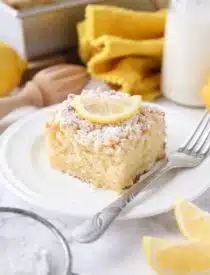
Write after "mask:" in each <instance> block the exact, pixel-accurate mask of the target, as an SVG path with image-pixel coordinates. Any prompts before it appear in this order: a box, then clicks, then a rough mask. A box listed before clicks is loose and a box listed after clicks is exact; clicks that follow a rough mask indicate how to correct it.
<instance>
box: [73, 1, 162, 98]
mask: <svg viewBox="0 0 210 275" xmlns="http://www.w3.org/2000/svg"><path fill="white" fill-rule="evenodd" d="M165 19H166V12H165V11H158V12H135V11H131V10H126V9H123V8H118V7H114V6H103V5H88V6H87V7H86V12H85V20H84V21H83V22H80V23H78V25H77V31H78V39H79V54H80V57H81V59H82V61H83V62H84V63H86V64H87V67H88V71H89V73H90V74H91V76H93V77H94V78H96V79H99V80H103V81H105V82H107V83H109V84H110V85H111V86H113V87H114V88H116V89H119V90H121V91H123V92H127V93H130V94H140V95H142V97H143V99H144V100H153V99H154V98H156V97H158V96H159V95H160V67H161V59H162V49H163V35H164V26H165Z"/></svg>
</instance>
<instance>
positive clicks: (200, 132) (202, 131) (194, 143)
mask: <svg viewBox="0 0 210 275" xmlns="http://www.w3.org/2000/svg"><path fill="white" fill-rule="evenodd" d="M209 121H210V116H208V118H207V120H205V122H204V123H203V124H202V126H201V127H200V129H199V130H198V131H197V132H196V133H195V135H194V138H193V139H192V141H191V142H190V144H189V145H188V147H187V150H188V151H191V150H193V151H194V149H195V147H196V146H198V145H199V143H202V137H203V136H205V132H206V129H207V127H208V124H209Z"/></svg>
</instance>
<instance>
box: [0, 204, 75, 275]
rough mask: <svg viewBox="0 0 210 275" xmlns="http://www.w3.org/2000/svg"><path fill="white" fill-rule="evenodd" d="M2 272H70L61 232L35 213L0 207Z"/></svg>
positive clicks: (20, 274)
mask: <svg viewBox="0 0 210 275" xmlns="http://www.w3.org/2000/svg"><path fill="white" fill-rule="evenodd" d="M0 255H1V257H0V274H1V275H71V274H72V273H71V253H70V248H69V246H68V243H67V241H66V239H65V237H64V236H63V235H62V233H61V232H60V231H59V230H58V229H57V228H56V227H55V226H54V225H52V224H51V223H50V222H48V221H47V220H45V219H44V218H42V217H40V216H38V215H36V214H35V213H32V212H29V211H25V210H22V209H17V208H9V207H0Z"/></svg>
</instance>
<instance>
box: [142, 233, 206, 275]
mask: <svg viewBox="0 0 210 275" xmlns="http://www.w3.org/2000/svg"><path fill="white" fill-rule="evenodd" d="M143 246H144V250H145V254H146V258H147V261H148V264H149V265H150V267H151V268H152V269H153V270H154V271H155V272H156V273H157V274H160V275H207V274H208V275H209V274H210V246H209V245H206V244H202V243H198V242H190V241H167V240H165V239H156V238H152V237H144V239H143Z"/></svg>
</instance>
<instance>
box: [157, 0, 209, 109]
mask: <svg viewBox="0 0 210 275" xmlns="http://www.w3.org/2000/svg"><path fill="white" fill-rule="evenodd" d="M188 2H189V3H190V1H188ZM204 2H205V1H204ZM204 2H203V3H202V0H201V1H200V2H199V1H197V4H196V5H194V6H193V7H190V6H187V5H186V7H185V8H184V7H182V8H181V7H178V8H172V7H171V8H170V9H169V12H168V18H167V26H166V32H165V45H164V60H163V76H162V90H163V93H164V95H165V96H166V97H167V98H168V99H171V100H173V101H175V102H177V103H180V104H184V105H187V106H196V107H199V106H203V103H202V100H201V97H200V91H201V89H202V88H203V86H204V85H205V84H206V83H207V79H208V77H210V1H208V2H206V4H205V3H204Z"/></svg>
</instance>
